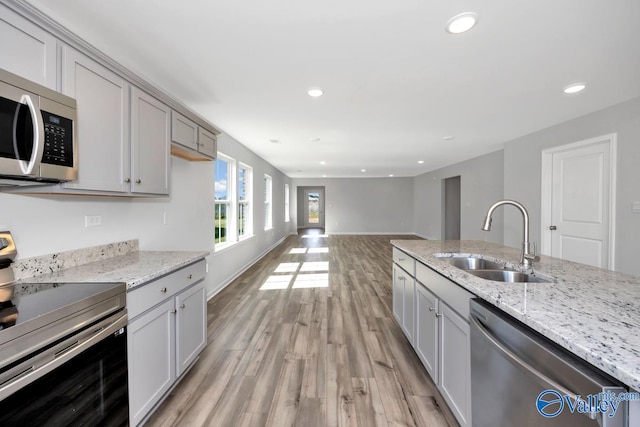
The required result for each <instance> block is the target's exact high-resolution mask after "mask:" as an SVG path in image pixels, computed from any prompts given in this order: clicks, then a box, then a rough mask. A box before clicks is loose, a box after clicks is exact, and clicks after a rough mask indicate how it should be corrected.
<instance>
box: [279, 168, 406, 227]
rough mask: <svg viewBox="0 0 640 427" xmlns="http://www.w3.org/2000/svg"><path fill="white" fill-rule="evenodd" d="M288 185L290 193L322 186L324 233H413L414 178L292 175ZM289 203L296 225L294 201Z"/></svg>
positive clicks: (294, 193) (296, 215)
mask: <svg viewBox="0 0 640 427" xmlns="http://www.w3.org/2000/svg"><path fill="white" fill-rule="evenodd" d="M291 184H292V191H291V194H292V195H297V194H298V191H297V188H298V187H325V230H326V232H327V233H333V234H341V233H342V234H411V233H413V178H318V179H311V178H309V179H302V178H294V179H292V180H291ZM296 199H297V198H296ZM291 206H292V207H291V212H292V213H291V215H292V218H291V219H292V221H294V222H295V224H298V221H297V217H298V209H297V200H292V202H291ZM294 216H295V218H294ZM300 225H302V221H300Z"/></svg>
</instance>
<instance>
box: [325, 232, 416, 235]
mask: <svg viewBox="0 0 640 427" xmlns="http://www.w3.org/2000/svg"><path fill="white" fill-rule="evenodd" d="M327 234H328V235H330V236H340V235H342V236H345V235H352V236H413V235H415V233H412V232H410V231H396V232H389V231H371V232H369V231H364V232H363V231H351V232H349V231H337V232H336V231H333V232H327Z"/></svg>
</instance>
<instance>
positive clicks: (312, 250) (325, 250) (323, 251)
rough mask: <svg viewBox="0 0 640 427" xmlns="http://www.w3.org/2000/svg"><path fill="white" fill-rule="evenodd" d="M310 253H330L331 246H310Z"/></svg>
mask: <svg viewBox="0 0 640 427" xmlns="http://www.w3.org/2000/svg"><path fill="white" fill-rule="evenodd" d="M309 253H310V254H328V253H329V248H324V247H323V248H309Z"/></svg>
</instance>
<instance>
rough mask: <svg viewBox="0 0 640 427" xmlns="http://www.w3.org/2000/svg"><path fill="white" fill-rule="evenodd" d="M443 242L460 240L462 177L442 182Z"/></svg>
mask: <svg viewBox="0 0 640 427" xmlns="http://www.w3.org/2000/svg"><path fill="white" fill-rule="evenodd" d="M442 190H443V191H442V194H443V196H442V197H443V199H444V200H443V203H442V210H443V212H442V234H443V236H442V237H443V240H460V217H461V215H460V197H461V195H460V176H454V177H451V178H446V179H443V180H442Z"/></svg>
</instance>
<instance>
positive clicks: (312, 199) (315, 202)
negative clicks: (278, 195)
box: [298, 187, 325, 228]
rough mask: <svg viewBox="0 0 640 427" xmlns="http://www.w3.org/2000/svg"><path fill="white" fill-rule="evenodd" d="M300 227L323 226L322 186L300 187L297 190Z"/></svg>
mask: <svg viewBox="0 0 640 427" xmlns="http://www.w3.org/2000/svg"><path fill="white" fill-rule="evenodd" d="M298 209H299V214H301V215H300V216H299V218H301V221H300V224H299V227H300V228H324V225H325V216H324V187H301V188H299V191H298Z"/></svg>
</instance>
